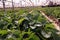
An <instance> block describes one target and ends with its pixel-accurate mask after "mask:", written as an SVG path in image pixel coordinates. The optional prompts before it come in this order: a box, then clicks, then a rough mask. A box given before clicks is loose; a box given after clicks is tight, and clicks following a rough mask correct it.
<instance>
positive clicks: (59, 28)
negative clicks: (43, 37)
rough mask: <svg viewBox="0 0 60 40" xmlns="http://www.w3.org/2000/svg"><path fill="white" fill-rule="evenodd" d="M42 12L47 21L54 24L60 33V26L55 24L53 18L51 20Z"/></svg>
mask: <svg viewBox="0 0 60 40" xmlns="http://www.w3.org/2000/svg"><path fill="white" fill-rule="evenodd" d="M40 12H41V14H42V15H43V16H44V17H45V18H46V19H47V20H49V21H50V22H52V24H53V25H54V26H55V28H56V29H57V30H59V31H60V27H59V26H58V24H56V23H55V21H53V20H52V19H51V18H49V17H48V16H47V15H45V13H44V12H42V11H40Z"/></svg>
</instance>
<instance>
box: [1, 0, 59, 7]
mask: <svg viewBox="0 0 60 40" xmlns="http://www.w3.org/2000/svg"><path fill="white" fill-rule="evenodd" d="M13 1H14V6H15V7H25V6H46V5H49V4H50V1H52V2H53V4H55V3H56V4H59V5H60V0H31V1H29V0H13ZM5 5H6V7H12V2H11V0H7V1H6V2H5ZM2 6H3V5H2V2H1V1H0V7H2Z"/></svg>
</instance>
